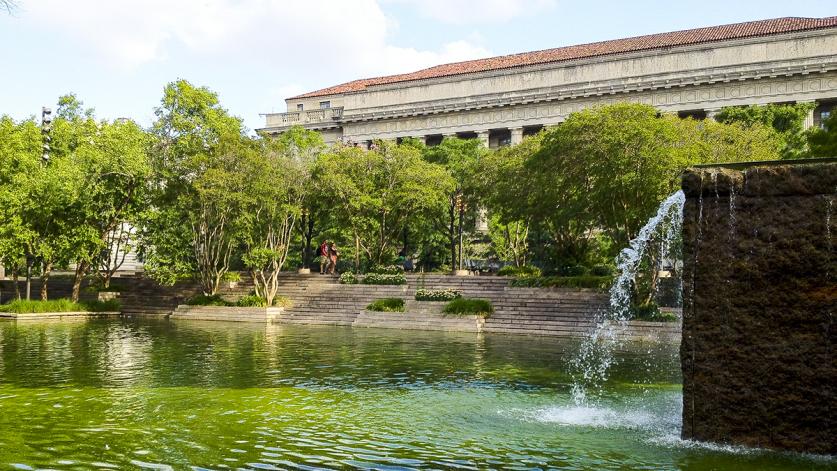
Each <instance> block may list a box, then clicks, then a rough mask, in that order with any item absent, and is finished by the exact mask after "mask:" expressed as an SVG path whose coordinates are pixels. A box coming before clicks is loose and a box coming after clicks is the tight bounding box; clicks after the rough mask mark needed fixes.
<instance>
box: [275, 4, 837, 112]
mask: <svg viewBox="0 0 837 471" xmlns="http://www.w3.org/2000/svg"><path fill="white" fill-rule="evenodd" d="M835 26H837V16H831V17H827V18H798V17H788V18H775V19H770V20H760V21H750V22H747V23H735V24H731V25H722V26H711V27H708V28H696V29H687V30H683V31H674V32H671V33H658V34H649V35H646V36H636V37H633V38H625V39H614V40H610V41H601V42H597V43H590V44H580V45H577V46H566V47H559V48H555V49H544V50H542V51H534V52H524V53H520V54H511V55H508V56H499V57H489V58H487V59H476V60H470V61H464V62H454V63H452V64H442V65H437V66H433V67H430V68H427V69H422V70H419V71H416V72H410V73H407V74H399V75H389V76H386V77H375V78H368V79H361V80H354V81H351V82H347V83H344V84H341V85H335V86H333V87H328V88H323V89H322V90H317V91H313V92H309V93H305V94H303V95H298V96H295V97H292V98H290V99H295V98H310V97H317V96H325V95H336V94H341V93H349V92H357V91H362V90H365V89H366V87H369V86H373V85H383V84H388V83H396V82H408V81H412V80H422V79H429V78H436V77H446V76H450V75H460V74H470V73H475V72H484V71H488V70H500V69H508V68H512V67H521V66H526V65H534V64H546V63H550V62H562V61H568V60H573V59H583V58H587V57H597V56H605V55H610V54H620V53H625V52H636V51H645V50H649V49H660V48H665V47H673V46H686V45H690V44H700V43H708V42H713V41H724V40H729V39H740V38H748V37H755V36H767V35H771V34H780V33H790V32H795V31H808V30H814V29H822V28H833V27H835Z"/></svg>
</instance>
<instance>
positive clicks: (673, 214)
mask: <svg viewBox="0 0 837 471" xmlns="http://www.w3.org/2000/svg"><path fill="white" fill-rule="evenodd" d="M685 202H686V196H685V195H684V194H683V192H682V191H678V192H676V193H674V194H672V195H671V196H669V197H668V198H666V199H665V201H663V202H662V204H660V207H659V208H658V209H657V214H655V215H654V217H652V218H651V219H650V220H649V221H648V222H647V223H646V224H645V226H643V227H642V229H640V231H639V234H638V235H637V236H636V238H634V239H633V240H632V241H631V242H630V244H629V246H628V247H627V248H625V249H623V250H622V252H621V253H620V254H619V256H618V257H617V258H616V269H617V273H618V276H617V278H616V280H615V281H614V283H613V285H612V286H611V288H610V303H609V306H608V307H607V308H605V309H602V310H600V311H598V312H597V313H596V316H595V327H594V328H593V331H592V332H591V333H590V335H589V336H587V337H585V338H584V339H583V340H582V342H581V345H580V346H579V350H578V352H577V354H576V356H575V357H574V358H573V359H572V360H571V361H570V372H571V375H572V379H573V385H572V395H573V400H574V401H575V403H576V404H577V405H586V404H587V402H588V399H589V396H590V394H591V393H593V394H594V395H595V394H596V393H598V392H600V390H601V388H602V386H603V384H604V382H605V381H606V380H607V377H608V371H609V370H610V367H611V365H612V364H613V362H614V356H613V352H614V350H615V349H616V348H617V347H618V346H619V340H618V336H617V334H618V331H619V330H621V329H624V327H625V326H626V324H627V321H628V320H629V319H630V317H631V300H632V296H631V294H632V291H633V283H634V279H635V277H636V274H637V271H638V270H639V266H640V263H641V262H642V259H643V256H644V255H645V254H646V253H647V251H648V248H649V244H650V243H651V242H652V241H653V240H654V239H655V237H656V236H660V235H661V236H662V240H661V252H662V254H661V260H666V259H668V258H669V255H670V249H671V248H672V246H673V245H674V242H676V240H677V238H679V237H680V232H681V228H682V225H683V205H684V203H685ZM652 269H656V267H652Z"/></svg>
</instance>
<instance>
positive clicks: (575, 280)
mask: <svg viewBox="0 0 837 471" xmlns="http://www.w3.org/2000/svg"><path fill="white" fill-rule="evenodd" d="M611 283H613V277H611V276H593V275H581V276H538V277H524V278H515V279H514V280H511V282H510V283H509V285H510V286H513V287H517V288H588V289H595V290H599V291H606V290H608V289H609V288H610V285H611Z"/></svg>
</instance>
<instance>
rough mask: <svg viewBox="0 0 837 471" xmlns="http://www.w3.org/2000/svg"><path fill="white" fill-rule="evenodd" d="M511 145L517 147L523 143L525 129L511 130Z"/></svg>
mask: <svg viewBox="0 0 837 471" xmlns="http://www.w3.org/2000/svg"><path fill="white" fill-rule="evenodd" d="M510 131H511V145H513V146H516V145H518V144H520V143H521V142H523V128H511V129H510Z"/></svg>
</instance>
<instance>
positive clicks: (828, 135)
mask: <svg viewBox="0 0 837 471" xmlns="http://www.w3.org/2000/svg"><path fill="white" fill-rule="evenodd" d="M808 146H809V148H810V149H811V154H810V155H811V157H837V113H833V112H832V113H831V116H829V117H828V118H827V119H825V120H824V121H823V122H822V128H814V129H811V131H810V133H809V134H808Z"/></svg>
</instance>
